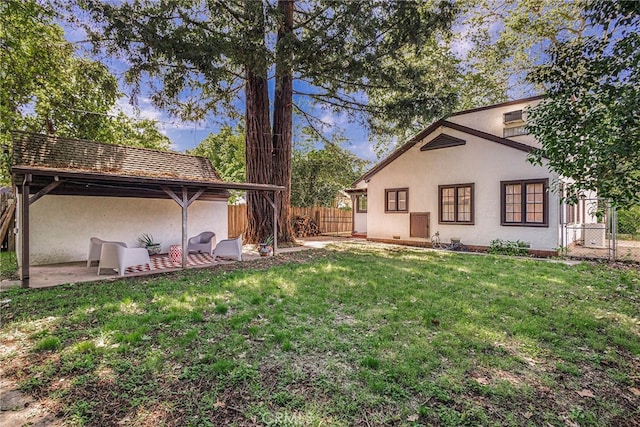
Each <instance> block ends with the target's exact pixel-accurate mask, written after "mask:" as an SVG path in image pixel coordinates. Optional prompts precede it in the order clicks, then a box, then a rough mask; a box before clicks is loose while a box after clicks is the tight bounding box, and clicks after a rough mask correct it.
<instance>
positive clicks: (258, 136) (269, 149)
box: [244, 0, 273, 243]
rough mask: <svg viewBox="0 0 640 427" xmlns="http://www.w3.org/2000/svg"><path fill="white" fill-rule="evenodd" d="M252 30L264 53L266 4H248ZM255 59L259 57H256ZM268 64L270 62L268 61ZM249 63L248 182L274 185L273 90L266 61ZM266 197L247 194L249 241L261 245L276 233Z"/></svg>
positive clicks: (251, 35)
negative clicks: (270, 98) (270, 110)
mask: <svg viewBox="0 0 640 427" xmlns="http://www.w3.org/2000/svg"><path fill="white" fill-rule="evenodd" d="M245 11H246V13H247V17H248V22H249V23H250V28H249V31H248V34H247V36H248V37H249V40H250V41H251V44H252V45H253V46H252V48H254V49H255V51H256V52H257V51H264V49H265V46H264V37H265V22H264V12H263V9H262V2H256V1H253V0H246V2H245ZM254 58H255V57H254ZM265 60H266V58H265ZM265 60H263V61H260V60H259V59H258V60H254V61H249V62H253V63H249V64H247V65H246V66H245V77H246V83H245V92H246V93H245V96H246V113H245V120H246V145H247V153H246V160H247V182H252V183H259V184H270V183H271V168H272V157H273V146H272V143H271V138H270V136H271V127H270V123H269V90H268V86H267V66H266V61H265ZM264 196H265V195H264V194H262V193H258V192H253V191H248V192H247V219H248V221H247V229H246V230H245V235H244V237H245V241H246V242H249V243H259V242H261V241H264V239H265V238H266V237H267V236H268V235H270V234H272V233H273V213H272V212H273V208H272V207H271V205H270V204H269V202H267V200H266V199H265V197H264Z"/></svg>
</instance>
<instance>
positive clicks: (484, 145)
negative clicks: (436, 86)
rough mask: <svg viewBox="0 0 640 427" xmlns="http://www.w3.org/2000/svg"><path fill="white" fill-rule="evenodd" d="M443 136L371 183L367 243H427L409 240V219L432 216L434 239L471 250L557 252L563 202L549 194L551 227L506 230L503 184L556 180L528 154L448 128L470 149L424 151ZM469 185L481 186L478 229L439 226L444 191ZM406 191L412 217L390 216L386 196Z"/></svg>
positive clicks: (411, 152)
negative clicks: (516, 243)
mask: <svg viewBox="0 0 640 427" xmlns="http://www.w3.org/2000/svg"><path fill="white" fill-rule="evenodd" d="M500 117H501V116H500ZM479 122H481V120H479ZM441 132H442V129H440V130H438V131H436V132H434V133H432V134H431V135H429V136H428V137H427V139H425V140H424V141H421V142H420V143H418V144H416V145H415V146H414V147H412V148H411V149H409V150H408V151H407V152H405V153H404V154H402V155H401V156H400V157H398V158H397V159H395V160H394V161H393V162H391V163H390V164H389V165H387V166H386V167H385V168H384V169H382V170H381V171H379V172H378V173H376V174H375V175H373V176H372V177H371V180H370V181H369V183H368V191H367V195H368V205H369V206H368V212H367V237H370V238H380V239H393V238H394V236H399V237H400V239H402V240H413V241H425V240H426V239H418V238H411V237H409V213H410V212H429V213H430V214H431V218H430V234H433V233H435V231H438V230H439V231H440V235H441V237H442V241H443V242H448V241H449V239H450V238H451V237H460V238H461V239H462V242H463V243H465V244H468V245H478V246H488V245H489V243H490V242H491V240H493V239H497V238H499V239H503V240H523V241H525V242H528V243H530V245H531V248H532V249H538V250H554V249H555V248H557V246H558V236H559V228H558V209H559V197H558V196H557V195H555V194H553V193H550V194H549V226H548V227H544V228H542V227H522V226H501V225H500V213H501V208H500V192H501V185H500V181H507V180H520V179H538V178H549V184H552V183H553V181H554V178H555V176H553V175H551V174H550V173H549V172H547V171H546V169H545V168H543V167H539V166H533V165H531V164H530V163H528V162H527V161H526V157H527V153H526V152H523V151H520V150H516V149H513V148H510V147H506V146H504V145H500V144H497V143H495V142H491V141H486V140H484V139H480V138H478V137H474V136H471V135H468V134H465V133H462V132H458V131H454V130H452V129H447V128H445V132H446V133H447V134H448V135H451V136H454V137H456V138H461V139H464V140H466V141H467V143H466V145H462V146H457V147H450V148H441V149H436V150H429V151H422V152H421V151H420V147H422V146H423V145H424V144H425V143H427V142H428V141H430V140H431V139H433V138H435V137H436V136H438V135H439V134H440V133H441ZM466 183H473V184H474V186H475V194H474V210H475V214H474V220H475V224H474V225H449V224H448V225H442V224H438V185H451V184H466ZM404 187H408V188H409V212H408V213H385V211H384V195H385V191H384V190H385V189H387V188H404Z"/></svg>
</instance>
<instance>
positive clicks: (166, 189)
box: [160, 185, 184, 207]
mask: <svg viewBox="0 0 640 427" xmlns="http://www.w3.org/2000/svg"><path fill="white" fill-rule="evenodd" d="M160 188H162V190H163V191H164V192H165V193H167V194H168V195H169V197H171V198H172V199H173V200H175V201H176V203H177V204H179V205H180V206H181V207H184V206H182V199H180V197H178V195H177V194H176V193H174V192H173V190H172V189H170V188H169V187H165V186H164V185H163V186H162V187H160Z"/></svg>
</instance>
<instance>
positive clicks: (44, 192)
mask: <svg viewBox="0 0 640 427" xmlns="http://www.w3.org/2000/svg"><path fill="white" fill-rule="evenodd" d="M56 178H57V177H56ZM63 182H64V181H59V180H57V179H56V180H55V181H52V182H51V183H50V184H49V185H47V186H46V187H44V188H43V189H42V190H40V191H38V192H37V193H36V194H34V195H33V196H31V198H29V204H30V205H32V204H34V203H35V202H37V201H38V200H39V199H40V198H41V197H42V196H45V195H47V194H48V193H50V192H51V190H53V189H54V188H56V187H57V186H59V185H60V184H62V183H63Z"/></svg>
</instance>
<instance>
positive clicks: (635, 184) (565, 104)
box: [528, 0, 640, 207]
mask: <svg viewBox="0 0 640 427" xmlns="http://www.w3.org/2000/svg"><path fill="white" fill-rule="evenodd" d="M583 17H584V20H585V21H586V22H587V25H588V31H586V32H585V34H583V35H582V36H580V37H577V38H573V39H570V40H564V41H562V42H560V43H558V44H556V45H555V46H553V47H552V48H551V49H550V50H549V51H548V54H549V56H550V60H549V62H547V63H545V64H543V65H541V66H540V67H538V68H537V69H536V70H535V72H533V73H532V74H531V75H530V79H531V81H532V82H534V83H537V84H541V85H544V87H545V88H546V96H545V98H544V100H543V101H542V103H540V104H539V105H538V106H536V107H535V108H532V109H531V110H530V111H529V113H528V128H529V131H530V132H531V134H533V135H534V136H535V137H536V138H537V139H538V140H539V141H541V143H542V149H541V150H540V151H538V152H537V154H536V155H535V156H533V158H532V161H533V162H534V163H536V164H541V163H542V162H543V161H544V159H547V161H548V164H549V167H550V168H551V169H553V170H554V171H556V172H558V173H559V174H560V175H562V176H564V177H567V178H570V180H569V181H568V182H567V185H568V187H569V193H570V194H579V193H581V192H584V191H585V190H593V191H597V192H598V195H599V196H600V197H605V198H611V199H612V200H613V202H614V203H615V204H616V205H617V206H619V207H626V206H630V205H632V204H634V203H635V204H637V203H639V202H640V31H639V30H640V3H638V2H636V1H618V2H610V1H606V0H592V1H590V2H589V3H587V7H586V9H585V10H584V12H583Z"/></svg>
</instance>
